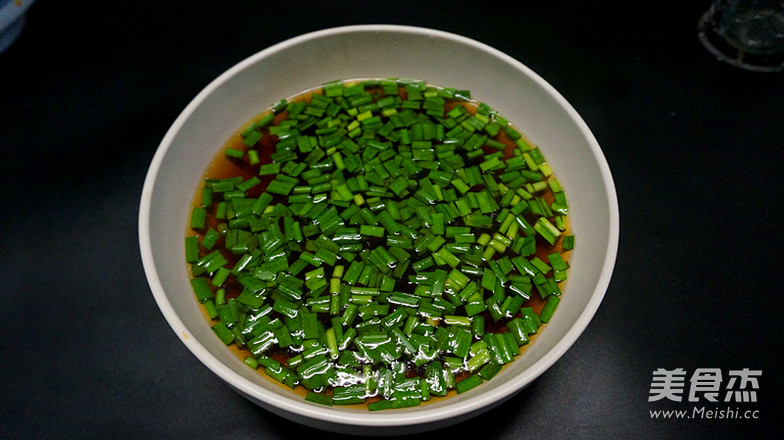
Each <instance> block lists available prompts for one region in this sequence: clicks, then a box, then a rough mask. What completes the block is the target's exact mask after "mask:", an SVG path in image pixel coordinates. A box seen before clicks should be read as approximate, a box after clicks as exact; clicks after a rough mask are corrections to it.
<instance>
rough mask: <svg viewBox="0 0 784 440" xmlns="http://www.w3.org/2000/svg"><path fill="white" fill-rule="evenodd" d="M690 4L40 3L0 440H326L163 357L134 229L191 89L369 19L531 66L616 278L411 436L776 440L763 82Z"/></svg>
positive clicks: (20, 142) (772, 193)
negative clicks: (594, 300) (147, 181)
mask: <svg viewBox="0 0 784 440" xmlns="http://www.w3.org/2000/svg"><path fill="white" fill-rule="evenodd" d="M545 3H547V4H545ZM691 3H693V4H688V5H687V4H686V2H674V1H665V2H655V3H653V4H650V5H649V4H646V5H644V6H640V7H632V5H630V4H629V3H628V2H620V1H616V2H613V1H599V2H577V1H567V2H521V4H520V5H519V6H517V7H515V8H513V9H511V10H509V9H508V8H507V7H504V6H502V5H501V4H498V3H489V4H486V3H483V2H407V1H398V2H359V1H344V2H312V1H309V2H297V1H294V2H288V3H286V2H278V3H274V4H267V2H258V1H231V2H185V1H165V2H152V1H135V2H128V1H114V2H78V3H74V2H52V1H50V2H43V1H39V2H37V3H36V4H34V5H33V6H32V7H31V8H30V10H29V13H28V21H27V25H26V27H25V29H24V31H23V33H22V35H21V37H20V39H19V40H18V41H17V42H16V43H15V44H14V45H13V46H12V47H11V48H10V49H8V50H7V51H6V52H4V53H2V54H0V79H1V80H0V152H2V158H3V160H2V165H1V166H2V174H1V177H2V186H0V188H2V192H0V194H2V206H3V208H4V213H3V216H2V220H1V221H0V226H1V227H2V239H0V250H1V252H0V255H1V256H2V258H1V259H0V261H2V263H1V264H0V283H1V284H0V285H1V286H2V287H1V288H0V292H2V299H3V301H2V310H3V312H4V313H3V325H2V328H3V329H2V331H0V371H2V380H1V381H0V396H2V397H0V399H1V400H0V437H3V438H107V437H108V438H142V437H147V438H210V439H219V438H227V439H228V438H231V439H239V438H254V439H263V438H292V439H293V438H301V437H302V436H305V435H314V436H315V435H319V436H321V437H322V438H323V437H329V436H330V435H329V434H324V433H321V432H319V431H316V430H314V429H310V428H305V427H301V426H298V425H296V424H294V423H292V422H290V421H287V420H285V419H282V418H280V417H277V416H275V415H272V414H271V413H269V412H267V411H265V410H262V409H260V408H258V407H256V406H255V405H253V404H252V403H250V402H249V401H247V400H245V399H244V398H242V397H240V396H239V395H238V394H236V393H235V392H234V391H232V390H231V389H230V388H229V387H228V386H226V385H225V384H224V383H222V382H221V381H220V380H219V379H217V377H215V376H214V375H213V374H212V373H211V372H210V371H209V370H208V369H207V368H206V367H204V366H202V365H201V364H200V363H199V362H198V360H197V359H196V358H195V357H194V356H193V355H192V354H191V353H190V352H189V351H188V350H187V349H186V348H185V346H184V345H183V344H182V343H180V341H179V340H178V339H177V337H176V336H175V335H174V333H173V332H172V331H171V329H170V328H169V326H168V324H167V323H166V322H165V320H164V318H163V316H162V315H161V313H160V312H159V311H158V308H157V306H156V304H155V301H154V300H153V297H152V294H151V293H150V289H149V287H148V285H147V281H146V279H145V275H144V272H143V269H142V264H141V257H140V253H139V246H138V237H137V216H138V206H139V198H140V194H141V189H142V183H143V180H144V177H145V174H146V172H147V167H148V165H149V163H150V161H151V159H152V156H153V154H154V152H155V149H156V148H157V146H158V144H159V142H160V141H161V139H162V137H163V135H164V134H165V132H166V130H167V128H168V126H169V125H170V124H171V123H172V122H173V121H174V119H175V118H176V117H177V115H178V114H179V112H180V111H181V110H182V109H183V108H184V107H185V106H186V105H187V103H188V102H189V101H190V100H191V99H192V98H193V97H194V96H195V95H196V94H197V93H198V92H199V91H200V90H201V89H202V88H203V87H205V86H206V85H207V84H208V83H209V82H210V81H211V80H212V79H214V78H215V77H217V76H218V75H219V74H220V73H222V72H223V71H224V70H225V69H227V68H229V67H231V66H232V65H234V64H235V63H237V62H239V61H241V60H243V59H244V58H246V57H248V56H250V55H251V54H253V53H255V52H258V51H260V50H262V49H264V48H266V47H269V46H270V45H272V44H275V43H278V42H280V41H283V40H285V39H287V38H290V37H294V36H296V35H299V34H301V33H305V32H309V31H314V30H318V29H323V28H327V27H333V26H339V25H347V24H369V23H390V24H407V25H417V26H424V27H431V28H435V29H440V30H444V31H449V32H454V33H458V34H462V35H465V36H467V37H470V38H473V39H476V40H479V41H481V42H483V43H486V44H488V45H490V46H493V47H495V48H497V49H499V50H501V51H503V52H505V53H507V54H509V55H510V56H512V57H514V58H516V59H518V60H519V61H521V62H523V63H524V64H526V65H527V66H529V67H530V68H532V69H533V70H534V71H535V72H537V73H538V74H539V75H541V76H542V77H544V78H545V79H546V80H547V81H548V82H550V83H551V84H552V85H553V86H554V87H555V88H556V89H558V90H559V91H560V92H561V93H562V94H563V96H564V97H565V98H566V99H567V100H568V101H569V102H570V103H571V104H572V105H573V106H574V107H575V108H576V110H577V111H578V112H579V113H580V114H581V116H582V117H583V118H584V119H585V121H586V122H587V124H588V125H589V126H590V127H591V129H592V131H593V133H594V134H595V136H596V138H597V139H598V141H599V143H600V145H601V146H602V148H603V150H604V153H605V155H606V157H607V160H608V162H609V165H610V168H611V169H612V172H613V176H614V178H615V182H616V186H617V191H618V199H619V203H620V212H621V241H620V249H619V253H618V260H617V264H616V268H615V273H614V276H613V279H612V282H611V284H610V287H609V289H608V291H607V294H606V297H605V299H604V302H603V303H602V306H601V308H600V309H599V311H598V313H597V314H596V316H595V318H594V319H593V321H592V322H591V324H590V325H589V326H588V328H587V330H586V331H585V332H584V334H583V335H582V336H581V338H580V339H579V340H578V341H577V342H576V343H575V344H574V346H573V347H572V348H571V349H570V350H569V351H568V352H567V353H566V354H565V355H564V356H563V357H562V358H561V360H560V361H559V362H557V363H556V364H555V365H554V366H553V367H552V368H551V369H549V370H548V371H547V372H546V373H545V374H544V375H542V376H541V377H540V378H539V379H538V380H536V381H535V382H534V383H533V384H532V385H530V386H529V387H528V388H527V389H525V390H523V391H522V392H520V393H519V394H517V395H516V396H514V397H513V398H512V399H510V400H509V401H507V402H505V403H503V404H502V405H500V406H499V407H497V408H495V409H494V410H492V411H491V412H490V413H488V414H487V415H486V416H484V418H483V419H482V420H479V419H474V420H472V421H467V422H464V423H462V424H459V425H455V426H453V427H450V428H446V429H443V430H440V431H437V432H434V433H429V434H426V435H427V436H432V435H444V436H447V437H449V438H462V436H461V433H462V432H464V431H466V430H470V429H471V428H472V427H475V426H477V424H481V427H482V429H483V431H484V433H485V434H486V435H485V437H487V438H499V439H504V438H519V439H523V438H539V439H544V438H618V439H628V438H638V439H642V438H645V439H667V438H739V437H741V436H743V437H747V438H768V437H771V436H772V434H773V433H776V432H777V433H779V434H780V433H781V432H783V431H784V429H782V428H784V423H782V418H781V414H780V411H781V410H782V409H784V405H782V403H781V402H782V399H784V380H782V377H783V376H784V374H783V373H784V370H783V369H782V362H781V361H782V359H784V351H783V350H782V340H783V338H782V336H784V331H783V327H784V326H783V325H782V322H783V321H782V317H783V316H784V307H783V305H784V300H783V299H782V298H784V293H783V292H782V276H781V273H782V265H783V264H784V260H783V259H782V254H781V250H782V236H783V235H784V234H782V224H781V217H779V213H780V212H782V209H781V205H782V199H784V197H783V196H784V194H782V179H781V174H782V171H784V166H782V164H783V162H782V158H783V155H782V150H783V149H784V124H782V123H784V74H760V73H752V72H747V71H743V70H739V69H736V68H734V67H732V66H729V65H726V64H723V63H720V62H717V61H715V60H714V59H713V58H712V57H711V56H710V55H709V54H708V53H707V52H706V51H705V50H704V48H703V47H702V46H701V45H700V43H699V42H698V40H697V37H696V30H695V29H696V24H697V21H698V19H699V17H700V15H701V13H702V12H703V10H705V9H706V8H707V7H708V4H709V1H702V2H691ZM646 9H647V10H646ZM657 369H664V370H670V371H672V370H676V369H683V371H684V373H685V375H686V376H685V379H684V380H685V384H684V385H683V390H684V392H683V396H682V397H683V400H682V401H680V402H676V401H673V400H670V399H667V398H665V399H662V400H659V401H654V402H650V401H649V396H651V395H652V394H651V388H652V382H653V379H654V371H656V370H657ZM703 369H717V370H718V371H719V372H720V373H721V374H722V381H721V383H720V385H721V389H720V396H719V402H716V403H712V402H709V401H708V400H707V397H706V396H704V395H702V394H698V395H697V397H698V401H697V402H689V401H688V396H687V395H688V394H689V392H688V391H689V389H690V382H689V379H690V378H692V377H693V375H695V374H697V375H698V377H700V376H699V375H700V374H702V373H703V372H706V373H707V372H710V370H703ZM743 369H750V370H752V371H761V376H759V377H756V376H755V377H754V378H756V379H758V380H757V382H756V383H754V382H753V381H752V382H748V383H746V384H744V385H742V386H743V387H744V389H745V390H747V391H755V392H756V398H757V399H756V400H757V401H756V402H739V401H737V400H732V401H730V402H724V401H722V400H723V398H724V396H725V390H726V389H727V388H728V387H732V388H733V389H739V387H741V381H740V380H737V381H735V383H734V385H733V384H732V383H731V377H732V375H733V374H735V373H734V371H735V370H743ZM702 377H704V376H702ZM698 384H699V382H698ZM659 410H676V411H684V412H686V413H687V415H688V416H690V418H677V417H674V416H673V417H671V418H664V415H660V417H659V418H656V417H655V414H653V412H655V411H659ZM711 411H715V413H711ZM722 414H723V415H722ZM711 415H713V417H711ZM485 420H486V421H485ZM424 436H425V435H422V437H424ZM414 437H416V436H414Z"/></svg>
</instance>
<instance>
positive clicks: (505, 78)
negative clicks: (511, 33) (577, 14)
mask: <svg viewBox="0 0 784 440" xmlns="http://www.w3.org/2000/svg"><path fill="white" fill-rule="evenodd" d="M381 54H383V55H381ZM379 77H398V78H415V79H420V80H424V81H427V82H429V83H432V84H436V85H441V86H447V87H454V88H457V89H468V90H470V91H471V93H472V97H473V98H474V99H476V100H479V101H483V102H485V103H488V104H489V105H491V106H492V107H494V108H495V109H496V110H498V111H499V113H500V114H501V115H503V116H505V117H506V118H508V119H509V120H510V121H512V123H513V124H514V125H515V126H516V127H517V128H518V129H520V131H522V132H523V133H525V134H526V136H527V137H528V138H529V139H530V140H531V141H532V142H533V143H535V144H537V145H539V146H540V147H541V149H542V151H543V152H544V154H545V156H546V158H547V160H548V162H549V163H550V165H551V167H552V169H553V170H555V174H556V176H557V177H558V179H559V181H560V182H561V183H562V185H563V186H564V188H565V189H566V193H567V196H568V199H569V205H570V217H571V228H572V232H573V233H574V235H575V236H576V249H575V250H574V252H573V255H572V259H571V269H570V272H569V280H568V282H567V285H566V287H565V291H564V295H563V298H562V301H561V303H560V305H559V308H558V310H557V311H556V313H555V316H554V317H553V319H552V320H551V321H550V323H549V324H548V325H547V327H546V328H545V330H544V331H543V332H542V333H541V334H540V335H539V336H538V337H537V338H536V340H535V341H534V342H533V343H532V344H531V345H530V346H529V348H527V349H526V350H525V351H524V353H523V354H522V355H521V356H519V357H518V358H517V359H516V360H515V361H514V362H513V363H512V364H510V365H508V366H506V367H505V368H504V369H503V370H502V371H501V372H500V373H499V374H498V375H496V376H495V377H494V378H493V379H492V380H490V381H487V382H485V383H484V384H482V385H481V386H478V387H476V388H474V389H472V390H470V391H468V392H465V393H463V394H460V395H458V396H455V397H451V398H447V399H441V400H438V401H437V402H430V403H426V404H423V405H421V406H419V407H415V408H409V409H399V410H387V411H375V412H369V411H367V410H362V409H355V408H346V407H339V406H334V407H327V406H322V405H318V404H314V403H310V402H307V401H305V400H304V399H303V398H302V397H301V396H300V395H297V394H295V393H293V392H291V391H290V390H288V389H286V388H284V387H282V386H280V385H278V384H277V383H274V382H272V381H271V380H270V379H268V378H266V377H264V376H263V375H262V374H259V373H258V372H256V371H253V370H251V369H250V368H248V367H247V366H246V365H244V364H243V363H242V361H241V360H240V359H239V358H238V357H237V356H236V355H235V354H233V353H232V352H230V351H229V349H227V347H226V346H224V344H223V343H222V342H221V341H220V340H219V339H218V338H217V337H216V336H215V335H214V334H213V332H212V331H211V330H210V327H209V324H208V322H207V320H206V319H205V317H204V315H203V314H202V311H201V310H200V305H199V304H198V303H197V301H196V300H195V298H194V295H193V292H192V290H191V287H190V285H189V278H188V272H187V270H186V263H185V260H184V243H183V241H184V240H183V238H184V236H185V233H186V225H187V221H188V215H189V211H190V206H191V201H192V199H193V194H194V190H195V188H196V187H197V184H198V183H199V181H200V179H201V178H202V176H203V173H204V171H205V168H206V166H207V164H208V163H209V162H210V160H211V159H212V158H213V157H214V156H215V155H216V153H217V152H218V151H219V148H220V147H221V146H222V145H224V143H225V142H226V140H227V139H228V138H229V137H230V136H231V135H232V134H234V133H235V132H236V131H237V130H238V129H239V128H241V125H242V124H244V123H245V122H246V121H249V120H250V119H251V118H253V117H254V116H257V115H258V114H259V113H260V112H261V111H262V110H264V109H265V108H266V107H268V106H269V105H270V104H272V103H273V102H276V101H278V100H280V99H281V98H284V97H289V96H293V95H296V94H297V93H299V92H301V91H303V90H306V89H310V88H312V87H315V86H318V85H320V84H322V83H325V82H327V81H331V80H335V79H357V78H379ZM139 237H140V247H141V254H142V258H143V263H144V269H145V272H146V275H147V278H148V281H149V285H150V288H151V290H152V293H153V295H154V297H155V300H156V301H157V303H158V305H159V307H160V310H161V312H162V314H163V316H164V317H165V319H166V320H167V321H168V323H169V325H170V326H171V328H172V329H173V330H174V332H175V333H176V334H177V336H178V337H179V338H180V340H181V341H182V343H183V344H185V346H186V347H187V348H188V349H189V350H190V351H191V352H192V353H193V354H194V355H195V357H196V358H198V360H199V361H201V362H202V363H203V364H204V365H206V366H207V367H208V368H209V369H210V370H212V371H213V372H214V373H215V375H217V376H218V377H219V378H221V379H222V380H223V381H225V382H226V383H227V384H228V385H229V386H230V387H232V388H233V389H235V390H236V391H237V392H239V393H240V394H241V395H243V396H245V397H246V398H248V399H250V400H251V401H253V402H255V403H257V404H258V405H260V406H261V407H263V408H266V409H267V410H269V411H271V412H273V413H275V414H278V415H280V416H283V417H286V418H288V419H291V420H294V421H297V422H300V423H303V424H306V425H309V426H313V427H317V428H321V429H325V430H330V431H336V432H343V433H354V434H363V435H376V434H378V435H382V434H392V433H394V434H401V433H410V432H421V431H426V430H431V429H435V428H438V427H442V426H446V425H449V424H452V423H456V422H458V421H461V420H466V419H467V418H469V417H473V416H477V415H479V414H481V413H482V412H485V411H487V410H489V409H491V408H493V407H494V406H496V405H498V404H500V403H501V402H503V401H504V400H505V399H508V398H509V397H511V396H512V395H514V394H515V393H517V392H519V391H520V390H522V389H523V388H525V387H526V386H527V385H528V384H530V383H531V381H533V380H535V379H536V378H537V377H539V376H540V375H541V374H542V373H544V372H545V371H546V370H547V369H548V368H549V367H550V366H552V365H553V363H555V362H556V361H557V360H558V359H559V358H560V357H561V356H562V355H563V354H564V352H566V351H567V350H568V349H569V347H570V346H572V344H574V343H575V341H576V340H577V339H578V337H579V336H580V334H581V333H582V332H583V330H584V329H585V328H586V326H587V325H588V323H589V322H590V321H591V319H592V318H593V316H594V314H595V312H596V310H597V308H598V307H599V305H600V303H601V301H602V298H603V296H604V294H605V291H606V289H607V287H608V284H609V282H610V277H611V274H612V271H613V266H614V263H615V259H616V252H617V246H618V237H619V214H618V206H617V198H616V193H615V188H614V185H613V180H612V176H611V173H610V169H609V167H608V165H607V162H606V161H605V158H604V155H603V153H602V150H601V148H600V146H599V144H598V143H597V141H596V139H595V138H594V136H593V135H592V133H591V131H590V130H589V128H588V127H587V125H586V124H585V122H584V121H583V120H582V119H581V118H580V116H579V115H578V114H577V112H576V111H575V110H574V109H573V108H572V106H571V105H570V104H569V103H568V102H567V101H566V99H564V97H562V96H561V95H560V94H559V93H558V92H557V91H556V90H555V89H554V88H553V87H552V86H550V85H549V84H548V83H547V82H546V81H545V80H544V79H542V78H541V77H539V76H538V75H537V74H536V73H534V72H533V71H531V69H529V68H527V67H526V66H525V65H523V64H521V63H520V62H518V61H516V60H515V59H513V58H511V57H509V56H507V55H505V54H503V53H501V52H499V51H498V50H495V49H493V48H492V47H489V46H487V45H485V44H482V43H480V42H477V41H474V40H471V39H468V38H465V37H462V36H459V35H454V34H450V33H445V32H441V31H436V30H432V29H424V28H416V27H407V26H393V25H361V26H348V27H339V28H332V29H325V30H322V31H317V32H313V33H309V34H305V35H302V36H299V37H295V38H292V39H290V40H287V41H284V42H282V43H279V44H276V45H274V46H272V47H269V48H267V49H265V50H262V51H261V52H259V53H256V54H255V55H252V56H250V57H249V58H247V59H245V60H244V61H242V62H240V63H239V64H237V65H235V66H234V67H232V68H230V69H229V70H228V71H226V72H225V73H223V74H222V75H220V76H219V77H218V78H217V79H215V80H214V81H213V82H212V83H210V84H209V85H208V86H207V87H206V88H205V89H204V90H203V91H201V93H199V94H198V95H197V96H196V97H195V98H194V99H193V101H191V102H190V104H189V105H188V106H187V107H186V108H185V109H184V110H183V112H182V113H181V114H180V115H179V117H178V118H177V119H176V120H175V121H174V123H173V125H172V126H171V128H170V129H169V131H168V132H167V133H166V135H165V137H164V138H163V140H162V142H161V144H160V146H159V148H158V150H157V152H156V154H155V156H154V158H153V160H152V163H151V165H150V168H149V173H148V175H147V178H146V181H145V183H144V188H143V193H142V199H141V206H140V213H139Z"/></svg>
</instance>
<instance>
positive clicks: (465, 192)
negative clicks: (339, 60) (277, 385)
mask: <svg viewBox="0 0 784 440" xmlns="http://www.w3.org/2000/svg"><path fill="white" fill-rule="evenodd" d="M267 136H269V138H266V137H267ZM240 137H241V141H242V143H241V144H239V146H234V147H230V148H225V149H223V154H221V155H219V157H220V160H223V161H227V162H229V163H230V164H231V165H232V166H236V167H238V168H237V169H239V167H242V168H243V171H242V172H241V173H240V172H239V171H238V172H237V173H236V174H237V176H236V177H223V176H221V177H220V178H207V179H205V184H204V186H203V188H202V189H201V190H200V191H199V193H198V194H197V197H196V200H195V202H194V205H193V208H192V210H191V215H190V218H189V226H190V228H191V230H192V231H191V232H190V233H189V234H188V236H187V238H185V243H184V244H185V260H186V263H188V264H189V265H190V269H191V274H192V279H191V281H190V282H191V287H192V289H193V292H194V295H195V297H196V299H197V300H198V301H199V302H200V303H201V304H203V305H204V307H205V311H206V313H207V315H208V316H209V317H210V320H211V329H212V331H213V332H214V333H215V334H216V336H217V337H218V338H219V339H220V340H221V341H222V342H223V343H224V344H226V345H232V344H233V345H236V346H237V347H238V348H240V349H242V350H244V353H245V354H244V357H243V362H244V363H245V364H246V365H248V367H250V368H252V369H254V370H255V369H258V370H259V371H264V372H265V374H266V375H267V376H269V377H270V378H272V379H273V380H276V381H279V382H281V383H282V384H285V385H286V386H288V387H291V388H295V387H302V388H304V389H305V390H306V393H305V400H306V401H308V402H312V403H315V404H319V405H327V406H333V405H348V404H361V403H363V402H366V401H367V399H368V398H371V397H375V398H378V399H380V400H376V401H373V403H369V404H368V405H367V408H368V409H369V410H371V411H378V410H386V409H395V408H407V407H413V406H417V405H420V404H421V403H422V402H424V401H428V400H431V399H433V398H437V397H441V396H446V395H447V394H448V393H449V391H450V390H454V391H456V392H457V393H458V394H461V393H464V392H467V391H469V390H471V389H473V388H475V387H476V386H479V385H480V384H482V383H483V381H486V380H490V379H492V378H493V377H495V376H496V375H497V374H498V373H499V371H500V370H501V369H502V366H503V365H505V364H508V363H510V362H512V361H513V360H514V359H515V357H516V356H517V355H518V354H519V353H520V350H521V347H523V346H525V345H527V344H528V343H529V341H530V337H531V335H533V334H535V333H537V332H539V331H540V330H541V326H542V325H543V324H544V323H547V322H549V321H550V320H551V319H553V316H554V311H555V309H556V307H557V305H558V304H559V302H560V300H561V297H562V295H561V290H560V289H561V287H560V283H562V282H565V281H566V280H567V273H568V270H569V262H568V259H567V258H566V256H567V255H569V254H568V251H571V250H572V249H574V236H573V235H570V234H569V233H568V231H567V225H568V221H567V215H568V213H569V207H568V203H567V199H566V195H565V192H564V188H563V186H562V185H561V183H560V181H559V180H557V179H555V178H554V177H553V173H552V170H551V169H550V167H549V166H548V164H547V162H546V161H545V158H544V156H543V154H542V152H541V151H540V150H539V148H538V147H537V146H534V145H532V144H530V143H529V142H528V141H527V140H526V139H525V138H524V137H523V135H522V134H521V133H520V132H519V131H517V130H516V129H515V128H513V127H512V126H511V125H510V124H509V122H508V121H507V120H505V119H504V118H502V117H501V116H500V115H498V114H497V112H496V111H495V110H493V109H492V108H491V107H490V106H488V105H486V104H483V103H474V102H471V101H470V93H469V92H468V91H465V90H457V89H451V88H439V87H434V86H431V85H428V84H427V83H425V82H423V81H418V80H410V79H377V80H367V81H355V82H343V81H329V82H326V83H323V84H322V86H321V89H320V90H318V91H315V92H314V93H312V94H310V95H308V96H303V97H301V98H295V99H292V100H285V99H284V100H280V101H278V102H276V103H274V104H273V105H272V106H271V107H270V109H269V111H268V112H267V113H265V114H264V115H263V116H262V117H261V118H259V119H258V120H257V121H256V122H253V123H251V124H250V125H248V126H247V127H245V128H244V129H242V130H241V132H240ZM270 145H271V147H270ZM266 148H271V150H270V151H264V149H266ZM216 160H217V158H216ZM240 174H241V175H242V176H240ZM537 255H538V256H537ZM533 301H540V305H541V306H542V308H541V313H535V312H534V307H532V304H535V303H533ZM536 310H539V308H538V307H537V308H536ZM489 320H492V321H489ZM496 328H501V329H504V330H503V331H502V332H500V333H498V332H497V330H495V329H496ZM281 354H282V355H283V356H284V357H285V361H281V360H275V359H273V357H272V356H273V355H274V356H275V357H277V356H279V355H281ZM412 371H416V372H418V374H414V375H411V374H410V372H412Z"/></svg>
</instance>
